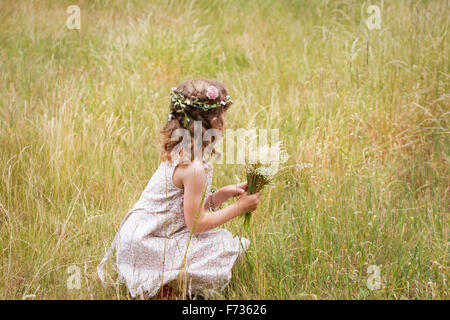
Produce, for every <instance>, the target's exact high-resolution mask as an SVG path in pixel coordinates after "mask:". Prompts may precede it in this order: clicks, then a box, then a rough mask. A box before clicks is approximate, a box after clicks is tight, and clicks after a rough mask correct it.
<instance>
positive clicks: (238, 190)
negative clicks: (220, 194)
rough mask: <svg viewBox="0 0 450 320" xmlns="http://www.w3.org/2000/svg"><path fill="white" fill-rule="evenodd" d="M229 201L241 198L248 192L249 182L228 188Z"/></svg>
mask: <svg viewBox="0 0 450 320" xmlns="http://www.w3.org/2000/svg"><path fill="white" fill-rule="evenodd" d="M225 188H226V190H227V191H226V192H227V199H229V198H233V197H237V196H240V195H242V194H244V193H245V191H247V182H241V183H238V184H232V185H229V186H226V187H225Z"/></svg>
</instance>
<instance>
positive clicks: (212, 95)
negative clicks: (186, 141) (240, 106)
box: [167, 86, 232, 128]
mask: <svg viewBox="0 0 450 320" xmlns="http://www.w3.org/2000/svg"><path fill="white" fill-rule="evenodd" d="M175 89H176V88H172V92H171V93H170V96H171V99H172V103H173V106H174V107H177V106H178V107H180V109H175V110H171V112H169V116H168V119H167V121H170V120H172V119H174V118H175V117H174V115H173V112H176V113H183V114H184V121H183V125H184V127H186V128H187V124H188V122H189V117H188V115H187V114H186V111H185V108H186V107H191V108H197V109H202V110H203V111H208V110H210V109H216V108H220V107H224V106H226V105H227V104H229V103H231V102H232V101H231V98H230V96H227V97H226V100H225V101H220V102H217V103H214V104H210V103H208V102H206V101H199V100H198V99H194V100H192V101H191V100H189V99H187V98H186V97H185V96H183V95H182V94H181V93H176V92H175ZM218 96H219V91H218V90H217V88H216V87H215V86H209V87H208V88H207V89H206V97H208V99H211V100H215V99H217V97H218Z"/></svg>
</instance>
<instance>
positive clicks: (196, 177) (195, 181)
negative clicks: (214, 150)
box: [175, 161, 260, 234]
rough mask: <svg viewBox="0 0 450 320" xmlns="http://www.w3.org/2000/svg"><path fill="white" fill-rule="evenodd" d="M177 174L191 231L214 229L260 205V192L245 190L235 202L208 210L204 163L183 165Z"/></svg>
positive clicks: (195, 162) (185, 216)
mask: <svg viewBox="0 0 450 320" xmlns="http://www.w3.org/2000/svg"><path fill="white" fill-rule="evenodd" d="M175 174H177V175H178V178H179V181H180V182H181V183H182V184H183V188H184V202H183V206H184V219H185V221H186V225H187V227H188V229H189V231H190V232H192V233H193V234H199V233H202V232H205V231H208V230H211V229H214V228H216V227H218V226H220V225H222V224H224V223H226V222H227V221H229V220H231V219H233V218H235V217H237V216H239V215H240V214H242V213H244V212H251V211H254V210H255V209H256V207H257V205H258V201H259V196H260V193H259V192H258V193H255V194H252V195H248V194H247V193H246V192H244V193H243V194H242V195H241V196H240V197H239V199H238V201H236V202H235V203H233V204H231V205H229V206H227V207H226V208H224V209H222V210H218V211H215V212H214V213H211V212H208V211H207V210H206V208H205V206H204V205H202V197H203V193H204V192H205V186H206V173H205V169H204V168H203V165H202V164H201V163H199V162H197V161H194V162H192V163H191V164H188V165H181V166H179V167H178V168H177V170H176V172H175Z"/></svg>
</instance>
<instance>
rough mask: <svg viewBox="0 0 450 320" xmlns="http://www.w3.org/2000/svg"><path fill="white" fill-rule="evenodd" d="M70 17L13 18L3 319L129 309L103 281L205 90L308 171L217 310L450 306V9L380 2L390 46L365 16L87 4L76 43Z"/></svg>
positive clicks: (243, 7)
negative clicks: (105, 302)
mask: <svg viewBox="0 0 450 320" xmlns="http://www.w3.org/2000/svg"><path fill="white" fill-rule="evenodd" d="M72 4H74V3H73V1H17V2H16V1H2V2H0V150H1V152H0V179H1V183H0V248H1V255H0V298H1V299H21V298H33V297H34V298H37V299H68V298H80V299H105V298H127V294H126V292H124V291H123V290H121V289H120V288H114V287H110V288H108V289H104V288H103V287H102V286H101V284H100V282H99V280H98V278H97V275H96V269H95V267H96V265H97V264H98V262H99V261H100V259H101V258H102V256H103V254H104V251H105V249H106V248H107V246H108V245H109V243H110V241H111V240H112V238H113V236H114V233H115V231H116V229H117V227H118V225H119V223H120V221H121V220H122V218H123V216H124V215H125V213H126V212H127V211H128V210H129V209H130V208H131V206H132V205H133V203H134V202H135V201H136V200H137V198H138V196H139V195H140V193H141V192H142V190H143V188H144V187H145V184H146V183H147V181H148V179H149V178H150V176H151V175H152V173H153V171H154V170H155V169H156V167H157V166H158V165H159V160H158V153H159V147H158V139H159V129H160V128H161V127H162V125H163V122H164V121H165V120H166V117H167V112H168V103H169V100H168V99H169V98H168V93H169V92H170V88H171V87H173V86H174V85H176V84H178V83H179V82H181V81H182V80H184V79H190V78H195V77H207V78H217V79H219V80H221V81H223V82H224V83H225V85H226V86H227V87H228V88H229V91H230V93H231V94H230V95H231V97H232V98H233V100H234V101H235V103H234V106H233V107H232V108H231V109H230V112H228V117H227V125H228V127H229V128H239V127H245V126H246V122H247V119H249V118H251V117H255V122H256V125H257V126H258V127H261V128H279V129H280V137H281V139H282V140H283V142H284V144H285V147H286V150H287V151H288V153H289V154H290V156H291V157H290V160H289V164H290V165H297V169H295V170H294V169H292V170H289V171H287V172H286V173H285V174H284V175H283V176H282V178H280V179H278V180H277V182H276V185H275V186H274V187H272V189H270V190H267V192H265V193H264V194H263V196H262V200H261V202H260V206H259V208H258V210H257V212H256V213H255V214H253V219H252V227H251V229H250V230H251V231H250V234H249V235H247V236H248V237H249V238H250V240H251V241H252V249H251V251H250V252H249V254H248V260H247V262H248V261H250V262H251V263H247V262H246V260H242V261H241V262H240V263H239V264H238V265H237V266H236V268H235V269H234V275H233V279H232V281H231V283H230V286H229V287H228V289H227V290H226V291H225V292H223V293H222V294H221V295H219V296H218V297H217V298H231V299H234V298H238V299H255V298H263V299H318V298H322V299H336V298H342V299H383V298H387V299H448V298H449V291H448V282H447V281H448V276H449V257H448V249H449V248H448V244H449V234H448V213H449V182H450V172H449V168H450V166H449V151H450V139H449V123H448V122H449V105H450V104H449V72H450V62H449V56H450V50H449V45H450V41H449V34H448V33H449V27H450V22H449V17H450V10H449V3H448V1H445V0H437V1H384V6H383V7H382V8H381V17H382V23H381V29H380V30H377V29H374V30H367V28H366V26H365V19H366V18H367V16H368V15H367V14H366V13H365V10H364V9H365V8H366V7H367V5H368V3H363V2H361V1H288V0H285V1H277V2H272V1H267V0H259V1H235V0H229V1H216V2H211V1H194V0H192V1H183V0H180V1H169V2H167V1H152V2H148V1H115V2H112V1H78V3H77V4H78V5H79V6H80V8H81V17H82V22H81V30H69V29H67V28H66V27H65V21H66V19H67V17H68V15H67V14H66V8H67V6H69V5H72ZM373 4H377V5H379V6H380V7H381V5H382V3H381V2H374V3H373ZM243 180H245V177H244V176H243V174H242V168H241V167H239V166H230V165H218V166H216V168H215V176H214V181H213V183H214V185H215V186H221V185H225V184H230V183H236V182H238V181H243ZM226 227H227V228H229V229H230V230H232V231H233V232H234V233H238V234H240V233H243V230H242V220H237V221H232V222H230V223H228V224H227V225H226ZM72 265H76V266H79V267H80V269H81V275H82V285H81V288H80V289H79V290H69V289H68V288H67V285H66V282H67V278H68V277H69V274H67V273H66V270H67V267H69V266H72ZM370 265H377V266H379V267H380V271H381V288H380V289H378V290H370V289H369V288H368V287H367V284H366V282H367V280H368V278H369V277H370V275H369V274H368V273H367V268H368V266H370ZM250 270H251V271H252V272H250Z"/></svg>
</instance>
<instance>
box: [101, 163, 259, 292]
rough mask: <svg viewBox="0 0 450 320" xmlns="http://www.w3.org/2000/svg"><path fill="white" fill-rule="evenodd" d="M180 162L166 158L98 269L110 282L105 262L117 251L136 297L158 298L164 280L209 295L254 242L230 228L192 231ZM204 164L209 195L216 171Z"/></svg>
mask: <svg viewBox="0 0 450 320" xmlns="http://www.w3.org/2000/svg"><path fill="white" fill-rule="evenodd" d="M176 166H177V163H176V162H174V163H170V162H167V161H165V162H162V163H161V164H160V166H159V167H158V169H157V170H156V172H155V173H154V174H153V176H152V178H151V179H150V181H149V182H148V184H147V186H146V188H145V190H144V192H143V193H142V195H141V197H140V199H139V200H138V201H137V202H136V203H135V205H134V206H133V208H132V209H131V210H130V211H129V212H128V213H127V215H126V216H125V218H124V220H123V222H122V224H121V225H120V227H119V231H118V232H117V234H116V236H115V238H114V240H113V243H112V244H111V247H110V248H109V250H108V252H107V253H106V255H105V257H104V258H103V260H102V261H101V262H100V264H99V266H98V268H97V272H98V275H99V277H100V279H101V281H102V283H103V284H104V285H106V282H105V277H104V271H103V266H104V264H105V262H106V261H107V260H108V258H109V257H110V255H111V254H112V252H113V251H114V250H115V255H116V261H115V264H114V268H115V270H116V271H117V273H118V276H119V280H121V281H122V282H125V284H126V285H127V287H128V289H129V291H130V294H131V296H133V297H136V296H137V295H139V296H145V297H152V296H154V295H155V294H156V293H157V292H158V290H159V289H160V288H161V287H162V286H163V285H169V286H170V285H174V284H175V283H179V282H180V279H182V282H183V283H184V286H185V289H186V291H187V293H188V294H202V295H204V296H208V295H209V294H211V293H212V292H214V291H220V290H223V289H224V288H225V287H226V285H227V284H228V283H229V281H230V279H231V269H232V267H233V265H234V263H235V262H236V260H237V258H238V257H239V256H240V255H241V254H242V253H243V252H244V251H245V250H247V248H248V246H249V244H250V241H249V240H247V239H245V238H239V237H234V238H233V236H232V234H231V233H230V232H229V231H227V230H225V229H216V230H210V231H207V232H202V233H200V234H198V235H192V236H191V233H190V232H189V230H188V229H187V226H186V223H185V220H184V214H183V212H184V211H183V198H184V192H183V189H180V188H178V187H176V186H175V185H174V184H173V182H172V175H173V172H174V170H175V168H176ZM204 166H205V170H206V175H207V190H206V195H205V199H207V197H208V196H209V195H211V181H212V171H213V170H212V166H211V165H209V164H205V165H204ZM207 214H217V213H207Z"/></svg>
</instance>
